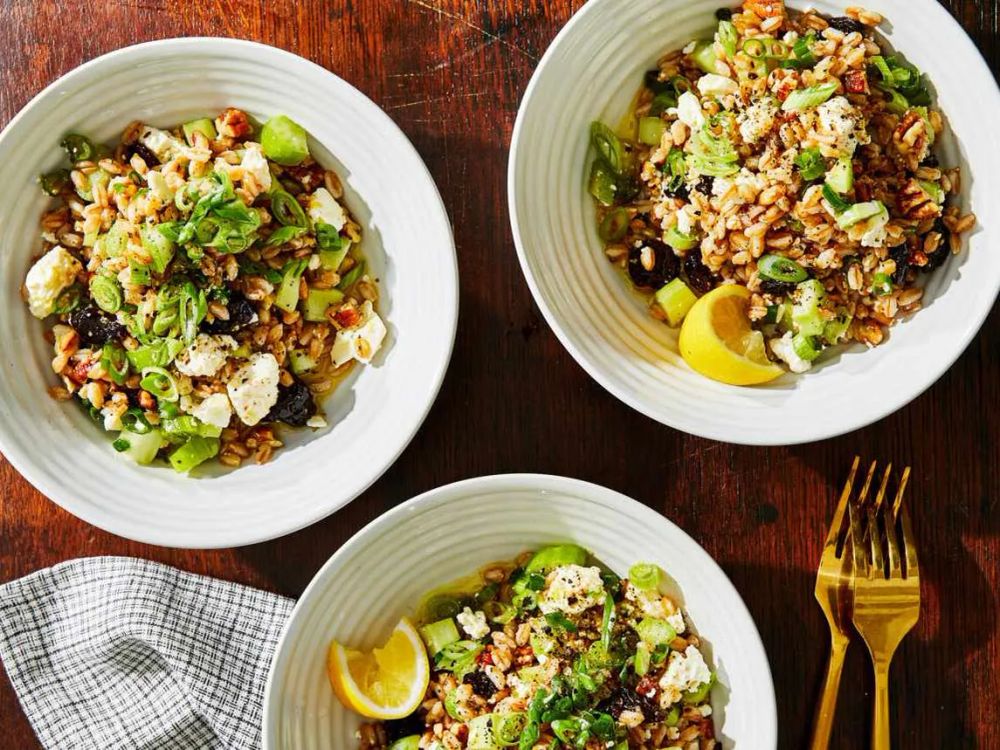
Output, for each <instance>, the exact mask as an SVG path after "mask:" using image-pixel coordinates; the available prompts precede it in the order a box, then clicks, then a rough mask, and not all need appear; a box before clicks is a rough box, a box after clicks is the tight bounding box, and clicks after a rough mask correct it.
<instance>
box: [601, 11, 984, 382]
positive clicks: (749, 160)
mask: <svg viewBox="0 0 1000 750" xmlns="http://www.w3.org/2000/svg"><path fill="white" fill-rule="evenodd" d="M720 18H722V19H723V20H721V21H720V23H719V28H718V31H717V33H716V34H715V37H714V38H713V39H711V40H705V41H700V42H692V43H691V44H690V45H689V46H687V47H685V48H684V49H683V50H678V51H674V52H670V53H668V54H666V55H664V56H663V57H662V58H661V59H660V61H659V63H658V67H657V68H656V69H655V70H651V71H649V72H648V73H647V74H646V76H645V80H644V85H643V86H642V88H641V89H640V91H639V92H638V94H637V95H636V97H635V100H634V105H633V107H632V111H631V112H630V115H629V117H628V119H627V120H626V122H625V124H623V126H622V128H621V129H620V133H621V134H624V135H625V137H622V135H620V134H619V133H616V132H614V131H612V130H611V129H610V128H608V127H606V126H605V125H603V124H601V123H594V124H593V126H592V129H591V135H592V142H593V145H594V148H595V151H596V153H597V157H596V159H595V160H594V161H593V163H592V166H591V178H590V184H589V190H590V192H591V194H592V195H593V196H594V198H595V199H596V201H597V204H598V226H599V231H600V234H601V237H602V239H603V240H604V242H605V253H606V255H607V257H608V259H609V260H610V261H611V262H612V263H615V264H616V265H618V266H620V267H621V268H622V269H623V270H624V271H625V272H626V274H627V275H628V276H629V278H630V279H631V281H632V283H633V285H634V286H635V287H637V288H638V289H639V290H640V291H644V292H646V293H648V294H650V305H651V313H652V315H653V316H654V317H656V318H657V319H660V320H664V319H665V318H666V316H665V315H664V314H663V311H662V310H661V309H660V308H659V304H660V303H659V302H657V300H656V299H655V298H653V297H652V295H651V293H652V292H654V291H656V290H659V289H661V288H662V287H664V286H665V285H666V284H667V283H668V282H671V281H673V280H674V279H678V278H679V279H680V280H681V282H684V283H685V284H687V285H688V286H689V287H691V289H692V290H693V291H695V292H696V293H697V294H699V295H701V294H704V293H706V292H707V291H709V290H711V289H712V288H713V287H716V286H719V285H723V284H741V285H744V286H746V287H747V288H748V289H749V291H750V292H751V301H750V303H749V308H748V315H749V318H750V319H751V322H752V324H753V326H754V327H755V329H757V330H759V331H760V333H761V334H762V335H763V337H764V338H765V339H766V341H767V344H768V346H767V350H768V352H769V354H770V355H771V356H773V357H774V358H775V359H777V360H780V361H782V362H783V363H784V364H785V365H786V366H787V367H788V368H789V369H791V370H792V371H794V372H804V371H805V370H807V369H809V367H810V366H811V364H812V361H813V360H815V359H816V358H817V357H819V356H820V354H821V353H822V351H823V350H824V349H825V348H827V347H830V346H834V345H836V344H840V343H846V342H850V341H859V342H861V343H864V344H866V345H868V346H875V345H877V344H879V343H881V342H882V341H883V340H884V338H885V330H884V329H885V328H887V327H888V326H890V325H892V323H894V322H895V321H896V320H897V319H898V318H899V317H900V316H901V315H905V314H909V313H912V312H915V311H916V310H917V309H919V307H920V304H919V303H920V297H921V295H922V292H921V291H920V287H919V280H920V274H921V273H930V272H933V271H934V270H935V269H937V268H938V267H940V266H941V265H942V263H944V261H945V260H946V259H947V257H948V256H949V254H951V253H957V252H959V251H960V250H961V247H962V235H963V234H965V233H967V232H969V231H971V230H972V229H973V228H974V226H975V223H976V217H975V215H974V214H972V213H966V214H963V213H962V212H961V210H960V208H959V205H958V202H957V198H954V199H953V198H950V197H949V196H955V195H957V194H958V192H959V190H960V184H961V175H960V173H959V170H958V168H951V169H943V168H942V167H941V166H940V165H939V164H938V161H937V157H936V156H935V154H934V151H933V147H934V145H935V142H936V141H937V139H938V138H939V136H940V135H941V132H942V130H943V127H944V122H943V118H942V116H941V113H940V112H938V111H937V110H935V109H934V108H933V106H932V101H931V96H930V92H929V90H928V87H927V83H926V81H925V79H924V76H923V75H922V74H921V73H920V71H918V70H917V69H916V68H915V67H913V66H912V65H910V64H909V63H907V62H905V61H904V60H903V59H902V58H901V57H900V56H898V55H896V54H894V53H892V52H891V51H889V50H883V42H882V41H881V40H880V39H878V38H876V37H875V36H874V33H873V29H874V27H876V26H878V25H879V24H880V23H882V21H883V19H882V17H881V16H880V15H879V14H878V13H874V12H871V11H867V10H865V9H863V8H859V7H856V6H851V7H849V8H847V9H846V10H845V15H844V16H842V17H839V18H826V17H823V16H821V15H820V14H818V13H817V12H816V11H814V10H808V11H806V12H804V13H797V12H792V11H789V10H788V9H786V8H785V5H784V2H782V1H781V0H773V1H772V0H768V1H766V2H765V1H763V0H747V1H746V2H744V3H743V5H742V6H741V7H740V8H738V9H737V10H736V11H735V12H734V13H733V14H732V15H731V16H730V15H729V14H728V13H724V14H720ZM674 288H677V284H675V285H674ZM688 296H690V295H688ZM675 312H676V311H675ZM675 317H676V316H675ZM755 335H757V334H755Z"/></svg>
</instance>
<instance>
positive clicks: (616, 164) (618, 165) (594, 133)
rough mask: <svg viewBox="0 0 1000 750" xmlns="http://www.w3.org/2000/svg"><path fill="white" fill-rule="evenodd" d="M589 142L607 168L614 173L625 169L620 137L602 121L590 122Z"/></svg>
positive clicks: (617, 173) (618, 173)
mask: <svg viewBox="0 0 1000 750" xmlns="http://www.w3.org/2000/svg"><path fill="white" fill-rule="evenodd" d="M590 142H591V145H592V146H593V147H594V150H595V151H596V152H597V155H598V157H600V158H601V159H602V160H603V161H604V163H605V164H606V165H607V166H608V168H609V169H610V170H611V171H612V172H613V173H614V174H616V175H620V174H622V172H623V171H624V170H625V148H624V146H622V142H621V139H620V138H619V137H618V136H617V135H615V133H614V131H613V130H611V128H609V127H608V126H607V125H605V124H604V123H603V122H599V121H596V120H595V121H594V122H592V123H591V124H590Z"/></svg>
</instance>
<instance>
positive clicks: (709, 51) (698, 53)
mask: <svg viewBox="0 0 1000 750" xmlns="http://www.w3.org/2000/svg"><path fill="white" fill-rule="evenodd" d="M691 59H692V60H694V62H695V64H696V65H697V66H698V67H699V68H701V69H702V70H704V71H705V72H706V73H718V71H717V70H716V69H715V61H716V60H717V59H718V58H717V57H716V56H715V43H714V42H713V41H710V40H702V41H700V42H697V43H696V44H695V46H694V51H693V52H692V53H691Z"/></svg>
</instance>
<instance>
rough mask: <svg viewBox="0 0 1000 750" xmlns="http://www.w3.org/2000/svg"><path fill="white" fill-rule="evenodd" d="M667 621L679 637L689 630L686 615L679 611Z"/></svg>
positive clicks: (668, 617)
mask: <svg viewBox="0 0 1000 750" xmlns="http://www.w3.org/2000/svg"><path fill="white" fill-rule="evenodd" d="M666 620H667V623H669V625H670V627H672V628H673V629H674V632H675V633H677V634H678V635H680V634H681V633H683V632H684V631H685V630H687V624H686V623H685V622H684V613H683V612H681V611H680V610H677V611H676V612H674V613H673V614H672V615H667V617H666Z"/></svg>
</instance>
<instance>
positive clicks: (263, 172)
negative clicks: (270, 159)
mask: <svg viewBox="0 0 1000 750" xmlns="http://www.w3.org/2000/svg"><path fill="white" fill-rule="evenodd" d="M243 147H244V151H243V159H242V160H241V161H240V166H241V167H243V171H244V172H247V173H249V174H252V175H253V178H254V180H256V181H257V185H258V186H259V187H260V189H261V191H262V192H266V191H268V190H270V189H271V168H270V167H269V166H268V165H267V158H266V157H265V156H264V151H263V147H262V146H261V145H260V144H259V143H254V142H253V141H247V142H246V143H244V144H243Z"/></svg>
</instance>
